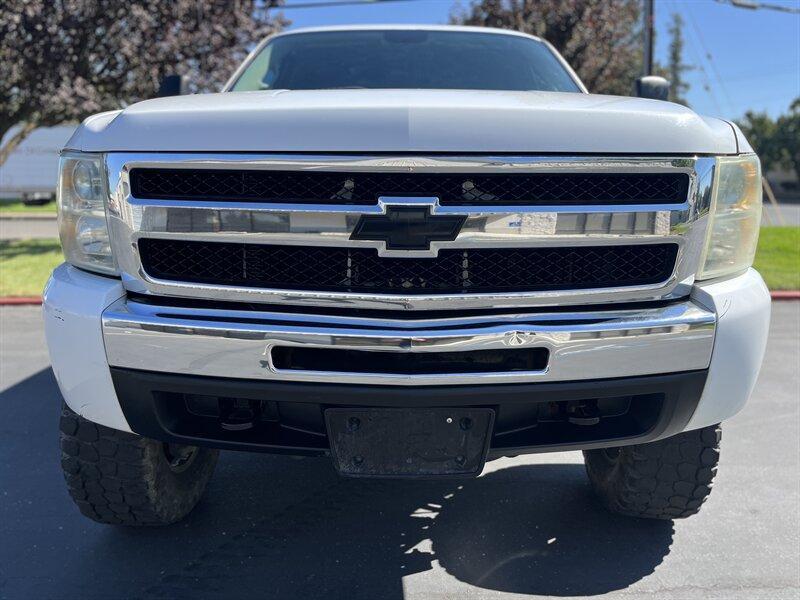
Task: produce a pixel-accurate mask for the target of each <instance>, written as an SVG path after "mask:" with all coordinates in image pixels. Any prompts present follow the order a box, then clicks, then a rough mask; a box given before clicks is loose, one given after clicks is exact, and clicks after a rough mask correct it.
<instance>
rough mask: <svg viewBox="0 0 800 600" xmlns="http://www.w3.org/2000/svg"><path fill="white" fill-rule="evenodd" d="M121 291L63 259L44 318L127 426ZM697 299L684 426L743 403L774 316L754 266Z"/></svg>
mask: <svg viewBox="0 0 800 600" xmlns="http://www.w3.org/2000/svg"><path fill="white" fill-rule="evenodd" d="M123 295H124V291H123V289H122V286H121V284H120V283H119V282H118V281H115V280H113V279H110V278H107V277H101V276H98V275H91V274H88V273H85V272H83V271H80V270H78V269H75V268H73V267H70V266H67V265H61V266H60V267H58V268H57V269H56V270H55V272H54V273H53V276H52V278H51V279H50V281H49V282H48V284H47V288H46V290H45V299H44V300H45V301H44V317H45V333H46V335H47V343H48V346H49V349H50V358H51V361H52V364H53V371H54V372H55V374H56V379H57V380H58V385H59V387H60V389H61V393H62V395H63V396H64V399H65V400H66V402H67V405H68V406H69V407H70V408H72V409H73V410H74V411H76V412H78V413H79V414H81V415H82V416H84V417H86V418H87V419H89V420H91V421H94V422H96V423H100V424H102V425H106V426H107V427H112V428H114V429H120V430H122V431H130V427H129V426H128V423H127V421H126V420H125V417H124V415H123V414H122V410H121V409H120V406H119V402H118V400H117V397H116V393H115V391H114V386H113V383H112V381H111V377H110V374H109V367H108V360H107V357H106V350H105V345H104V343H103V336H102V332H101V317H102V313H103V311H104V310H105V309H106V308H107V307H108V306H109V305H111V304H112V303H113V302H115V301H116V300H118V299H119V298H121V297H122V296H123ZM692 298H693V299H694V300H696V301H697V302H700V303H702V304H703V305H705V306H706V307H707V308H710V309H713V310H714V311H715V312H716V313H717V315H719V316H718V324H717V334H716V339H715V344H714V351H713V354H712V357H711V364H710V367H709V375H708V381H707V383H706V387H705V390H704V392H703V395H702V398H701V400H700V402H699V404H698V406H697V409H696V410H695V413H694V415H693V416H692V418H691V420H690V422H689V424H688V425H687V429H697V428H700V427H704V426H706V425H712V424H715V423H719V422H720V421H723V420H725V419H727V418H730V417H732V416H733V415H735V414H736V413H737V412H739V410H741V409H742V407H743V406H744V404H745V403H746V402H747V399H748V398H749V397H750V394H751V392H752V390H753V386H754V385H755V381H756V378H757V377H758V372H759V369H760V367H761V361H762V359H763V356H764V348H765V346H766V340H767V331H768V326H769V316H770V298H769V292H768V291H767V289H766V286H765V285H764V282H763V280H762V279H761V276H760V275H759V274H758V273H757V272H756V271H754V270H752V269H750V270H749V271H748V272H747V273H745V274H744V275H741V276H739V277H736V278H733V279H729V280H727V281H722V282H717V283H709V284H702V285H697V286H695V288H694V292H693V294H692Z"/></svg>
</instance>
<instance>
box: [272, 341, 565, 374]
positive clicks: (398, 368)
mask: <svg viewBox="0 0 800 600" xmlns="http://www.w3.org/2000/svg"><path fill="white" fill-rule="evenodd" d="M549 354H550V353H549V351H548V350H547V348H524V349H523V348H515V349H507V350H506V349H503V350H471V351H465V352H368V351H364V350H345V349H335V348H305V347H300V346H276V347H274V348H273V349H272V364H273V365H274V366H275V368H276V369H280V370H288V371H318V372H319V371H327V372H335V373H354V372H356V373H369V374H388V375H447V374H461V373H508V372H515V371H543V370H544V369H545V368H546V367H547V361H548V357H549Z"/></svg>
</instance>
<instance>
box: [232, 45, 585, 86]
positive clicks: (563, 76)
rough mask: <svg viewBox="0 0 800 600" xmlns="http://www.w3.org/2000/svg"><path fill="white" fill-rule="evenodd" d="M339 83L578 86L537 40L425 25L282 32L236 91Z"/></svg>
mask: <svg viewBox="0 0 800 600" xmlns="http://www.w3.org/2000/svg"><path fill="white" fill-rule="evenodd" d="M337 88H339V89H341V88H345V89H346V88H378V89H381V88H382V89H460V90H517V91H525V90H544V91H558V92H579V91H580V89H579V88H578V85H577V84H576V83H575V81H574V80H573V79H572V77H570V75H569V73H568V72H567V70H566V69H565V68H564V67H563V66H562V64H561V63H560V62H559V60H558V59H557V58H556V56H555V55H554V54H553V52H552V51H551V50H550V49H549V48H548V47H547V46H546V45H545V44H543V43H541V42H539V41H536V40H534V39H531V38H527V37H521V36H516V35H502V34H496V33H478V32H469V31H425V30H422V31H415V30H383V31H381V30H364V31H358V30H350V31H320V32H309V33H298V34H292V35H286V36H279V37H276V38H274V39H273V40H272V41H271V42H269V43H268V44H267V45H266V46H264V48H263V49H262V50H261V52H260V53H259V54H258V55H257V56H256V57H255V58H254V59H253V61H252V62H251V63H250V64H249V65H248V67H247V68H246V69H245V71H244V72H243V73H242V75H241V76H240V77H239V79H237V81H236V83H235V84H234V85H233V87H232V91H235V92H241V91H252V90H272V89H287V90H321V89H337Z"/></svg>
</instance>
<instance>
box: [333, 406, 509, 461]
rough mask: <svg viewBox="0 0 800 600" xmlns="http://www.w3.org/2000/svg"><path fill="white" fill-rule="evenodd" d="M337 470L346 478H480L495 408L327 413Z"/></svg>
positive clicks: (336, 411)
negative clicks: (478, 476)
mask: <svg viewBox="0 0 800 600" xmlns="http://www.w3.org/2000/svg"><path fill="white" fill-rule="evenodd" d="M325 424H326V427H327V430H328V439H329V441H330V445H331V453H332V455H333V459H334V465H335V466H336V469H337V470H338V471H339V473H340V474H342V475H345V476H348V477H441V476H461V477H469V476H477V475H479V474H480V472H481V470H482V469H483V465H484V463H485V461H486V454H487V452H488V449H489V440H490V438H491V432H492V426H493V425H494V410H492V409H491V408H329V409H327V410H326V411H325Z"/></svg>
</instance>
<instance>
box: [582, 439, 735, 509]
mask: <svg viewBox="0 0 800 600" xmlns="http://www.w3.org/2000/svg"><path fill="white" fill-rule="evenodd" d="M721 437H722V430H721V429H720V426H719V425H714V426H711V427H705V428H703V429H697V430H694V431H686V432H684V433H679V434H678V435H675V436H673V437H670V438H667V439H664V440H660V441H658V442H651V443H649V444H637V445H635V446H623V447H621V448H601V449H599V450H585V451H584V453H583V456H584V459H585V462H586V472H587V473H588V475H589V481H590V482H591V484H592V488H593V489H594V492H595V493H596V494H597V495H598V496H599V497H600V499H601V500H602V501H603V503H604V504H605V505H606V507H607V508H608V509H609V510H611V511H612V512H615V513H619V514H622V515H626V516H631V517H644V518H651V519H683V518H686V517H689V516H691V515H694V514H696V513H697V512H698V511H699V510H700V507H701V506H702V504H703V502H705V500H706V498H707V497H708V495H709V494H710V493H711V486H712V482H713V479H714V475H716V472H717V463H718V461H719V443H720V438H721Z"/></svg>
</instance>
